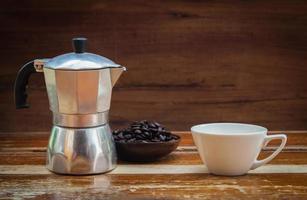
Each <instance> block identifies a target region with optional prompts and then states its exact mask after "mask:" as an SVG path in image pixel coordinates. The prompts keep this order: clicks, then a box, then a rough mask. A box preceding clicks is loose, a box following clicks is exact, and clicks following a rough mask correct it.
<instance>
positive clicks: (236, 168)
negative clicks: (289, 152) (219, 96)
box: [191, 123, 287, 176]
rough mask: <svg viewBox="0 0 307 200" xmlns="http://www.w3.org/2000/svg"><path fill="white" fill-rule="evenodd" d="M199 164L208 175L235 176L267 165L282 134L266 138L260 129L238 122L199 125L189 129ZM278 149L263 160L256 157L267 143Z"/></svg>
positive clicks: (284, 138)
mask: <svg viewBox="0 0 307 200" xmlns="http://www.w3.org/2000/svg"><path fill="white" fill-rule="evenodd" d="M191 131H192V135H193V140H194V143H195V145H196V146H197V149H198V152H199V154H200V157H201V159H202V161H203V163H204V164H205V165H206V166H207V168H208V170H209V172H210V173H212V174H217V175H227V176H237V175H243V174H246V173H247V172H248V171H249V170H252V169H256V168H257V167H260V166H261V165H264V164H266V163H268V162H270V161H271V160H272V159H273V158H274V157H275V156H276V155H277V154H278V153H279V152H280V151H281V150H282V149H283V148H284V146H285V144H286V141H287V136H286V135H284V134H278V135H267V131H268V130H267V129H266V128H264V127H262V126H257V125H251V124H239V123H212V124H200V125H196V126H193V127H192V128H191ZM274 139H279V140H281V144H280V146H279V147H278V148H277V149H276V150H275V151H274V153H272V154H271V155H270V156H268V157H267V158H265V159H263V160H257V157H258V155H259V153H260V151H261V149H262V148H263V147H265V146H266V145H267V144H268V143H269V142H270V141H271V140H274Z"/></svg>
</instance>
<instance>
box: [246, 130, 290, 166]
mask: <svg viewBox="0 0 307 200" xmlns="http://www.w3.org/2000/svg"><path fill="white" fill-rule="evenodd" d="M276 139H280V140H281V144H280V146H279V147H278V148H277V149H276V150H275V151H274V152H273V153H272V154H271V155H270V156H269V157H267V158H265V159H263V160H257V159H256V161H255V162H254V163H253V165H252V167H251V169H256V168H258V167H260V166H261V165H264V164H266V163H268V162H270V161H271V160H272V159H273V158H275V157H276V156H277V154H279V153H280V152H281V150H282V149H283V148H284V147H285V145H286V142H287V136H286V135H284V134H278V135H268V136H266V137H265V138H264V141H263V147H266V146H267V145H268V144H269V143H270V142H271V141H272V140H276Z"/></svg>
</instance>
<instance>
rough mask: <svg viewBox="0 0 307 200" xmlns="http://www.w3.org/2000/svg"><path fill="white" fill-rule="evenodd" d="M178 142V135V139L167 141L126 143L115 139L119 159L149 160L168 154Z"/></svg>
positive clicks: (131, 160) (132, 160)
mask: <svg viewBox="0 0 307 200" xmlns="http://www.w3.org/2000/svg"><path fill="white" fill-rule="evenodd" d="M176 136H177V135H176ZM179 142H180V137H179V136H178V139H176V140H170V141H168V142H148V143H128V142H116V141H115V145H116V151H117V156H118V158H119V159H120V160H125V161H130V162H150V161H155V160H158V159H160V158H162V157H164V156H166V155H168V154H170V153H171V152H172V151H174V150H175V149H176V148H177V146H178V144H179Z"/></svg>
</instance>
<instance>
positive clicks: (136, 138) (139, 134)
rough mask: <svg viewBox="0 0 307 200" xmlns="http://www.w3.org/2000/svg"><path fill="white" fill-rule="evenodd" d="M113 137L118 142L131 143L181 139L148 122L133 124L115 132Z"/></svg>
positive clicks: (155, 123) (156, 124)
mask: <svg viewBox="0 0 307 200" xmlns="http://www.w3.org/2000/svg"><path fill="white" fill-rule="evenodd" d="M113 137H114V140H115V141H116V142H129V143H130V142H131V143H148V142H167V141H171V140H178V139H179V137H178V136H176V135H173V134H171V132H169V131H167V130H166V129H165V127H164V126H162V125H161V124H159V123H157V122H151V121H147V120H142V121H139V122H133V123H132V124H131V125H130V127H128V128H126V129H121V130H115V131H113Z"/></svg>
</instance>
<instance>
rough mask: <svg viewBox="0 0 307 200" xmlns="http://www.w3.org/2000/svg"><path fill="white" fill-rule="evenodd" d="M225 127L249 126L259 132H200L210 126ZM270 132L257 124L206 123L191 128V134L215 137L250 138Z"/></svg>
mask: <svg viewBox="0 0 307 200" xmlns="http://www.w3.org/2000/svg"><path fill="white" fill-rule="evenodd" d="M215 125H219V126H223V125H236V126H242V127H243V126H245V127H247V126H249V127H250V128H252V127H253V128H256V129H258V130H257V131H245V132H242V133H223V132H212V131H211V132H210V131H208V132H206V131H201V130H199V129H200V128H204V127H208V126H215ZM267 131H268V129H267V128H265V127H263V126H259V125H255V124H247V123H235V122H217V123H204V124H197V125H194V126H192V127H191V132H192V133H193V134H201V135H214V136H230V137H233V136H248V135H256V134H266V133H267Z"/></svg>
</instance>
